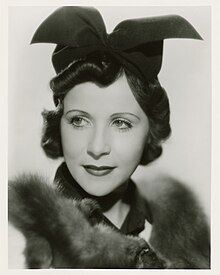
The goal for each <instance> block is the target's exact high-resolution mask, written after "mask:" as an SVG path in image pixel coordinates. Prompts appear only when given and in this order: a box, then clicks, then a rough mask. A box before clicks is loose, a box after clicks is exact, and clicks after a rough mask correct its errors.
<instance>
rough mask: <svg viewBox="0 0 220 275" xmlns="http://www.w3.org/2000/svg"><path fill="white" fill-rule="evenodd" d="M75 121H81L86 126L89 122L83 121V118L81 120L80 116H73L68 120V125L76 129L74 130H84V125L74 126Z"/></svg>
mask: <svg viewBox="0 0 220 275" xmlns="http://www.w3.org/2000/svg"><path fill="white" fill-rule="evenodd" d="M76 120H81V122H83V121H84V122H85V123H86V124H90V122H89V121H88V120H87V119H85V118H83V117H81V116H74V117H71V118H70V121H69V122H70V124H72V126H73V127H74V128H76V129H82V128H84V127H86V126H85V125H77V124H76Z"/></svg>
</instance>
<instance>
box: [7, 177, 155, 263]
mask: <svg viewBox="0 0 220 275" xmlns="http://www.w3.org/2000/svg"><path fill="white" fill-rule="evenodd" d="M97 207H98V206H97V205H96V204H95V202H94V201H92V200H91V199H83V200H82V201H76V200H71V199H67V198H65V197H63V196H62V195H61V194H60V193H58V192H57V191H56V190H55V189H53V188H52V187H51V186H50V185H48V184H47V183H46V182H45V180H44V179H42V178H40V177H38V176H33V175H32V176H21V177H19V178H17V179H16V180H15V181H13V182H9V220H10V222H12V223H13V224H14V225H15V226H16V227H17V228H18V229H20V230H21V231H22V233H23V234H24V236H25V237H26V240H27V244H26V249H25V252H24V253H25V256H26V262H27V267H28V268H48V267H50V266H53V267H54V268H135V267H143V266H144V264H143V262H142V261H141V259H142V257H140V255H139V254H140V252H141V253H143V251H149V250H150V248H149V246H148V244H147V243H146V242H145V241H144V240H143V239H141V238H138V237H132V236H125V235H122V234H120V233H119V232H116V231H114V230H113V229H111V228H110V227H107V226H105V225H103V224H95V225H92V224H91V223H90V222H89V217H90V214H91V211H94V210H95V209H97ZM93 223H94V221H93ZM153 264H155V263H150V262H148V263H147V262H146V264H145V267H147V266H148V265H149V266H151V267H153Z"/></svg>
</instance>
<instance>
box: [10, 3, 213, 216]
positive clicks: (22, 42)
mask: <svg viewBox="0 0 220 275" xmlns="http://www.w3.org/2000/svg"><path fill="white" fill-rule="evenodd" d="M55 8H56V7H34V6H32V7H22V6H21V7H10V8H9V17H8V19H9V29H8V36H9V45H8V46H9V47H8V51H9V63H8V66H9V73H8V75H9V77H8V80H9V82H8V86H9V90H8V105H9V106H8V109H9V113H8V114H9V117H8V130H9V132H8V168H9V170H8V173H9V178H12V177H13V176H15V175H16V174H18V173H21V172H35V171H38V172H40V173H41V174H43V175H46V176H48V177H49V178H53V175H54V173H55V170H56V167H57V166H58V164H59V163H60V162H61V161H62V159H60V160H57V161H54V160H50V159H48V158H47V157H46V156H45V155H44V153H43V151H42V150H41V148H40V137H41V128H42V118H41V115H40V113H41V112H42V110H43V109H44V108H47V109H53V108H54V106H53V102H52V96H51V94H52V93H51V92H50V89H49V85H48V83H49V80H50V79H51V78H52V77H53V76H54V74H55V73H54V70H53V68H52V64H51V54H52V51H53V49H54V45H49V44H36V45H32V46H30V45H29V43H30V41H31V38H32V35H33V33H34V31H35V30H36V28H37V27H38V25H39V24H40V23H41V22H42V20H43V19H45V18H46V17H47V16H48V15H49V14H50V13H51V12H52V11H54V10H55ZM97 8H98V9H99V11H100V12H101V14H102V16H103V18H104V21H105V23H106V26H107V30H108V32H111V31H112V29H113V28H114V26H115V25H116V24H118V23H119V22H120V21H121V20H123V19H127V18H137V17H145V16H154V15H163V14H179V15H182V16H183V17H185V18H186V19H187V20H188V21H190V22H191V24H192V25H193V26H194V27H195V28H196V29H197V31H198V32H199V33H200V35H201V36H202V37H203V39H204V41H197V40H189V39H170V40H166V41H165V46H164V56H163V66H162V70H161V72H160V74H159V80H160V82H161V84H162V86H163V87H164V88H165V89H166V91H167V93H168V96H169V99H170V107H171V127H172V136H171V138H170V139H169V140H168V141H166V143H165V144H164V146H163V148H164V153H163V155H162V157H161V158H160V159H158V160H157V161H155V162H154V163H152V164H151V165H149V166H147V167H144V168H143V167H140V168H139V169H137V171H136V172H135V174H134V176H133V177H134V179H135V180H136V181H140V182H141V181H143V179H144V180H145V179H146V180H147V181H150V180H154V179H155V178H157V177H158V175H161V174H167V175H171V176H173V177H175V178H177V179H180V180H181V181H183V182H184V183H185V184H187V185H189V186H191V187H192V189H193V190H194V191H195V192H196V193H197V194H198V198H199V199H200V200H201V202H202V204H203V205H204V208H205V210H206V213H207V214H208V216H210V187H211V186H210V185H211V42H210V41H211V9H210V7H209V6H204V7H199V6H196V7H192V6H191V7H173V6H170V7H162V6H158V7H147V6H142V7H138V6H135V7H97Z"/></svg>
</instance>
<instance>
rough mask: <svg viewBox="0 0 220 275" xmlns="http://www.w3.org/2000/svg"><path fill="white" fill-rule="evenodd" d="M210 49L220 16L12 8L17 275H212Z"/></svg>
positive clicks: (171, 10) (12, 209)
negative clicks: (38, 274)
mask: <svg viewBox="0 0 220 275" xmlns="http://www.w3.org/2000/svg"><path fill="white" fill-rule="evenodd" d="M211 39H212V8H211V6H210V5H194V6H193V5H181V6H178V5H167V6H166V5H162V4H161V5H155V6H154V5H147V2H146V4H142V5H134V4H133V5H126V6H125V5H113V4H112V5H100V4H95V3H94V5H91V4H86V5H85V4H82V5H80V4H79V3H78V4H77V5H76V4H75V3H74V2H73V4H71V3H69V2H68V5H58V4H56V5H53V6H51V5H48V6H45V5H32V6H31V5H11V6H9V7H8V92H7V95H8V144H7V145H8V146H7V157H8V159H7V163H8V171H7V173H8V175H7V184H6V185H7V228H8V229H7V232H8V236H7V248H8V249H7V250H8V255H7V258H8V269H9V270H24V269H28V270H29V269H44V270H49V269H50V270H51V269H78V270H79V269H86V270H87V269H90V270H93V269H104V270H108V269H125V270H134V269H148V270H152V269H153V270H155V269H159V270H163V269H169V270H177V269H178V270H195V269H196V270H209V271H210V270H211V269H212V261H211V256H212V252H211V251H212V245H211V228H212V227H211V222H212V215H211V211H212V207H211V188H212V174H211V172H212V166H211V165H212V153H211V149H212V88H213V87H212V62H211V61H212V59H211V54H212V40H211ZM161 272H162V271H161Z"/></svg>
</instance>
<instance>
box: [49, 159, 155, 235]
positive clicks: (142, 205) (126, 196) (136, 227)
mask: <svg viewBox="0 0 220 275" xmlns="http://www.w3.org/2000/svg"><path fill="white" fill-rule="evenodd" d="M54 182H55V183H56V184H57V187H58V189H59V191H60V192H62V193H63V195H64V196H66V197H69V198H73V199H83V198H87V197H90V198H93V199H96V200H97V198H95V197H93V196H91V195H89V194H88V193H86V192H85V190H84V189H82V188H81V186H79V184H78V183H77V182H76V181H75V180H74V179H73V177H72V175H71V174H70V172H69V170H68V168H67V165H66V163H65V162H63V163H62V164H61V165H60V166H59V167H58V169H57V171H56V174H55V180H54ZM121 198H122V199H123V201H124V202H126V203H128V204H129V205H130V211H129V213H128V215H127V217H126V218H125V221H124V223H123V224H122V226H121V228H120V231H121V232H123V233H124V234H132V235H138V234H139V233H140V232H141V231H142V230H143V229H144V225H145V220H146V219H147V220H148V222H149V223H152V216H151V213H150V209H149V206H148V204H147V202H146V200H145V199H144V198H143V197H142V196H141V195H140V193H139V191H138V189H137V187H136V185H135V183H134V182H133V181H132V180H130V181H129V182H128V185H127V186H126V188H124V190H123V197H122V194H121V193H117V194H113V193H112V194H110V195H109V196H105V197H104V198H101V200H100V203H101V204H102V202H103V201H104V202H105V205H104V207H105V206H106V202H107V204H108V203H109V202H111V201H112V200H115V202H116V201H117V200H118V199H121ZM108 201H109V202H108ZM94 215H95V216H96V217H95V218H96V219H97V220H98V221H102V222H104V223H106V224H108V225H110V226H112V227H114V228H116V227H115V226H114V225H113V224H112V223H111V222H110V221H109V220H108V219H107V218H106V217H105V216H104V215H103V214H102V213H100V211H99V213H98V212H97V211H96V212H95V214H94Z"/></svg>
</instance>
